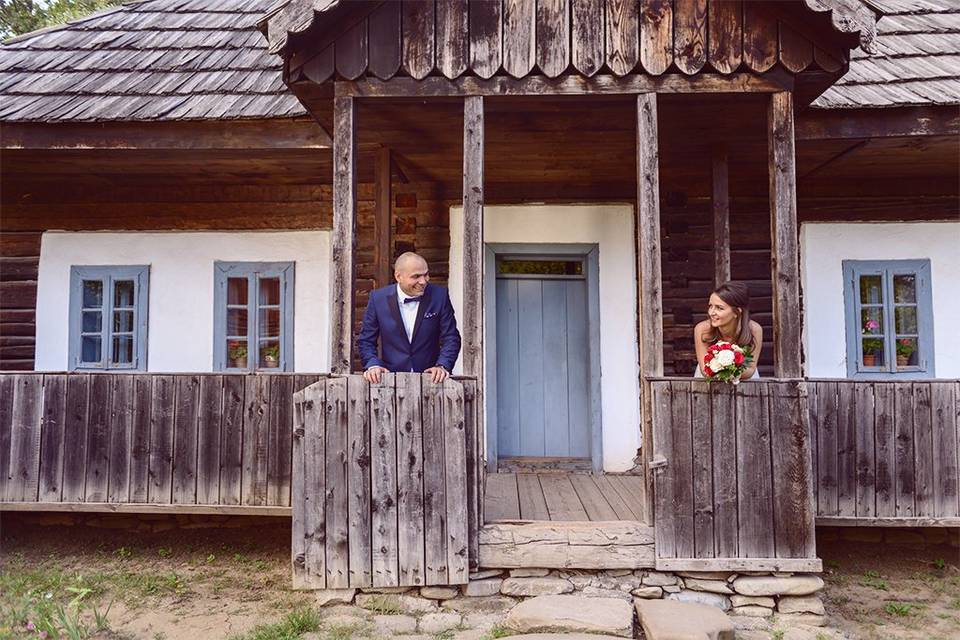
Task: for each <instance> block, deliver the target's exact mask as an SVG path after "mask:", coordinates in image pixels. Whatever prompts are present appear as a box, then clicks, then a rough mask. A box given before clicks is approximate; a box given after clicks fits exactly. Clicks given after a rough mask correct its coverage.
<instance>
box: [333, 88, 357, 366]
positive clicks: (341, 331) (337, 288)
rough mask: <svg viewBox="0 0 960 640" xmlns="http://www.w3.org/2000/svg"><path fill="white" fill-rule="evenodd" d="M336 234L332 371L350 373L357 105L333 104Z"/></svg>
mask: <svg viewBox="0 0 960 640" xmlns="http://www.w3.org/2000/svg"><path fill="white" fill-rule="evenodd" d="M333 112H334V127H333V233H332V239H331V255H330V258H331V263H332V268H331V270H330V371H331V372H333V373H349V372H350V363H351V361H352V356H353V349H352V345H353V293H354V284H353V280H354V278H353V276H354V265H353V257H354V256H353V254H354V250H355V247H356V237H357V105H356V101H355V100H354V99H353V98H349V97H347V98H335V99H334V101H333Z"/></svg>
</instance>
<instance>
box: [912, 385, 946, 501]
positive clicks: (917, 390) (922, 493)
mask: <svg viewBox="0 0 960 640" xmlns="http://www.w3.org/2000/svg"><path fill="white" fill-rule="evenodd" d="M913 407H914V410H913V437H914V447H915V448H914V460H916V465H917V466H916V485H915V490H916V494H915V495H916V511H915V512H914V515H916V516H918V517H921V516H933V515H935V514H936V496H935V489H934V468H933V467H934V460H935V459H936V458H937V452H936V451H935V450H934V441H933V424H932V420H931V415H930V411H931V397H930V384H929V383H926V382H921V383H916V384H914V385H913ZM942 445H943V443H939V446H942Z"/></svg>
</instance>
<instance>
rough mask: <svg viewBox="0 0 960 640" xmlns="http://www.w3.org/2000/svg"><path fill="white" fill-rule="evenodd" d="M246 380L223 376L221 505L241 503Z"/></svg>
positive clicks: (238, 377) (240, 377) (239, 377)
mask: <svg viewBox="0 0 960 640" xmlns="http://www.w3.org/2000/svg"><path fill="white" fill-rule="evenodd" d="M244 393H245V391H244V378H243V377H242V376H224V377H223V413H222V414H221V416H220V504H241V502H242V495H241V490H242V486H241V482H242V480H241V479H242V477H243V455H244V448H243V432H244V429H243V422H244Z"/></svg>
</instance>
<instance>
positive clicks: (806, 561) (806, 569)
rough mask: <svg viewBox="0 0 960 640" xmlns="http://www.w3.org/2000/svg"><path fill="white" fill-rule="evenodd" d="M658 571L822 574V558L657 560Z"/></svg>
mask: <svg viewBox="0 0 960 640" xmlns="http://www.w3.org/2000/svg"><path fill="white" fill-rule="evenodd" d="M657 570H658V571H726V572H730V571H762V572H764V573H771V572H780V571H784V572H798V573H820V572H821V571H823V561H822V560H820V558H681V559H671V558H663V559H660V558H657Z"/></svg>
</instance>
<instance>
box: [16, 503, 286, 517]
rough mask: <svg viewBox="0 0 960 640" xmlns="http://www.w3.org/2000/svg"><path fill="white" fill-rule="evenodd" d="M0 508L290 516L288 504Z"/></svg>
mask: <svg viewBox="0 0 960 640" xmlns="http://www.w3.org/2000/svg"><path fill="white" fill-rule="evenodd" d="M0 511H30V512H41V511H43V512H50V511H66V512H69V513H169V514H175V513H195V514H211V515H214V514H216V515H245V516H281V517H290V513H291V510H290V507H259V506H252V505H245V504H236V505H229V504H148V503H139V502H0Z"/></svg>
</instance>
